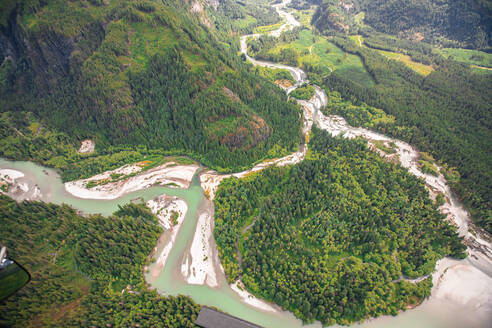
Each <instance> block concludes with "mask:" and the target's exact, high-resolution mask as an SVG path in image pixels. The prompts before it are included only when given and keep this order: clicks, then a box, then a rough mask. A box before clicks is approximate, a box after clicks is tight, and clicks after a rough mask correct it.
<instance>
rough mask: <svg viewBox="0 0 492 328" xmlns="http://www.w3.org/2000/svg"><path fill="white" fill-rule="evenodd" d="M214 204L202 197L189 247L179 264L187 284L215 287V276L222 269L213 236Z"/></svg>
mask: <svg viewBox="0 0 492 328" xmlns="http://www.w3.org/2000/svg"><path fill="white" fill-rule="evenodd" d="M213 220H214V204H213V202H211V201H210V200H208V199H204V201H203V203H202V205H201V206H200V209H199V210H198V221H197V224H196V228H195V232H194V234H193V240H192V242H191V246H190V249H189V250H188V251H187V252H185V254H184V256H183V262H182V264H181V274H182V276H183V278H184V279H185V281H186V282H187V283H188V284H192V285H207V286H209V287H212V288H215V287H217V286H218V285H219V284H218V280H217V276H218V274H219V272H221V271H222V270H221V269H219V268H221V267H220V260H219V256H218V253H217V247H216V245H215V241H214V238H213Z"/></svg>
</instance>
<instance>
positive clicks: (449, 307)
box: [0, 0, 492, 328]
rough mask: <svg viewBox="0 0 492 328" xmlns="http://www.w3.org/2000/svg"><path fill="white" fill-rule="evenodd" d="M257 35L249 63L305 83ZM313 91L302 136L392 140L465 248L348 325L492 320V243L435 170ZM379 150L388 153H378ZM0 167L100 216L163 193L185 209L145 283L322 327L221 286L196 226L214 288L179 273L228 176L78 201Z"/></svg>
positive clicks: (250, 314)
mask: <svg viewBox="0 0 492 328" xmlns="http://www.w3.org/2000/svg"><path fill="white" fill-rule="evenodd" d="M288 2H289V0H284V1H283V2H282V3H280V4H276V5H273V6H274V8H275V9H276V11H277V12H278V13H279V15H280V16H281V17H283V18H284V19H285V21H286V23H285V24H284V25H282V26H281V27H280V28H279V29H278V30H276V31H273V32H270V34H271V35H274V36H278V35H280V33H281V32H282V31H285V30H287V29H292V28H293V27H295V26H299V25H300V23H299V22H297V21H296V20H295V18H294V17H293V16H292V15H291V14H290V13H287V12H286V11H283V10H282V9H283V8H284V6H285V5H286V4H287V3H288ZM258 36H259V35H257V34H255V35H248V36H243V37H242V38H241V51H242V53H243V54H245V55H246V57H247V59H248V60H249V61H250V62H251V63H252V64H253V65H259V66H263V67H270V68H281V69H286V70H288V71H289V72H291V74H292V76H293V77H294V79H295V81H296V83H295V84H294V85H293V86H292V87H290V88H287V89H286V92H287V94H288V93H290V92H292V91H293V90H294V89H295V88H297V87H299V86H300V85H302V84H303V83H305V82H308V81H307V80H306V74H305V73H304V72H303V71H302V70H301V69H299V68H296V67H290V66H286V65H281V64H275V63H268V62H263V61H257V60H255V59H254V58H251V57H249V56H248V54H247V43H246V41H247V39H248V38H249V37H258ZM315 88H316V92H315V96H314V97H313V98H312V99H311V100H309V101H299V104H300V105H301V106H302V107H303V113H304V122H303V133H304V134H305V135H307V134H309V132H310V131H311V127H312V125H313V124H317V126H318V127H320V128H321V129H324V130H327V131H329V132H330V133H331V134H332V135H342V136H344V137H347V138H354V137H363V138H365V139H367V140H368V142H369V144H371V142H373V141H382V142H385V143H389V142H394V143H395V145H396V148H397V149H396V150H397V154H398V155H399V158H398V159H399V161H400V164H401V165H402V166H403V167H405V168H407V169H408V170H409V171H410V172H411V173H412V174H414V175H416V176H418V177H420V178H422V179H423V180H424V181H425V183H426V185H427V187H428V189H429V191H430V194H431V195H432V194H435V193H436V192H441V193H443V194H444V195H445V199H446V202H445V204H444V205H443V206H441V207H440V210H441V212H442V213H444V214H446V215H447V216H448V218H447V219H448V220H449V221H450V222H452V223H454V224H455V225H456V226H457V227H458V231H459V233H460V235H462V236H463V237H464V238H465V240H466V242H467V245H468V250H467V252H468V255H469V256H468V258H467V259H465V260H461V261H456V260H452V259H448V258H444V259H442V260H440V261H439V262H438V264H437V266H436V271H435V273H434V274H433V282H434V287H433V290H432V296H431V297H430V298H429V299H428V300H426V301H424V302H423V303H422V304H421V305H420V306H418V307H417V308H415V309H412V310H408V311H406V312H402V313H400V314H399V315H398V316H396V317H392V316H383V317H379V318H375V319H370V320H368V321H366V322H364V323H361V324H355V325H353V326H354V327H367V328H369V327H371V328H373V327H374V328H385V327H403V328H404V327H422V328H440V327H443V328H444V327H487V326H488V324H489V323H490V322H491V320H492V246H491V244H490V241H489V238H490V236H489V235H487V234H483V235H482V234H480V233H472V232H470V227H472V223H471V218H470V216H469V214H468V212H467V211H466V210H465V209H464V207H463V206H462V205H461V204H460V203H459V202H458V200H457V199H456V198H455V196H454V195H453V193H452V192H451V190H450V189H449V187H448V185H447V183H446V180H445V179H444V177H443V176H442V175H440V176H439V177H434V176H430V175H426V174H423V173H422V172H421V171H420V169H419V168H418V166H417V159H418V151H417V150H416V149H414V148H413V147H412V146H411V145H409V144H407V143H405V142H402V141H399V140H395V139H391V138H388V137H386V136H384V135H381V134H378V133H375V132H372V131H369V130H366V129H362V128H354V127H351V126H349V125H348V124H347V123H346V121H345V120H344V119H343V118H342V117H340V116H325V115H323V114H322V113H321V112H320V109H321V108H322V107H323V106H326V104H327V101H328V98H327V95H326V93H325V92H324V91H323V90H322V89H321V88H319V87H317V86H315ZM306 151H307V146H305V145H304V146H301V147H300V149H299V151H297V152H296V153H294V154H291V155H289V156H287V157H285V158H282V159H278V160H273V161H270V162H265V163H261V164H259V165H257V166H255V167H254V168H253V169H251V170H248V171H245V172H240V173H236V174H233V175H234V176H237V177H241V176H244V175H246V174H247V173H249V172H252V171H258V170H261V169H263V168H264V167H266V166H269V165H288V164H295V163H297V162H300V161H302V160H303V159H304V156H305V154H306ZM381 155H382V156H388V155H385V154H382V153H381ZM0 169H12V170H16V171H19V172H22V173H23V174H24V176H23V177H19V178H18V179H16V183H17V184H18V185H21V186H22V188H21V189H22V190H17V193H18V194H17V195H12V196H15V198H16V199H17V200H22V199H37V200H42V201H45V202H53V203H56V204H62V203H65V204H69V205H71V206H73V207H74V208H76V209H77V210H80V211H81V212H83V213H86V214H91V213H101V214H104V215H109V214H111V213H113V212H114V211H115V210H117V208H118V205H122V204H125V203H128V202H130V201H132V200H136V199H142V200H143V201H148V200H150V199H153V198H155V197H157V196H158V195H161V194H163V193H164V194H167V195H171V196H177V197H179V198H181V199H184V200H185V201H186V203H187V205H188V211H187V212H186V215H185V218H184V221H183V223H182V225H181V227H180V228H179V230H178V232H177V236H176V241H175V243H174V245H173V246H172V248H171V250H170V252H169V255H168V258H167V261H166V262H165V265H164V267H163V269H162V271H161V272H160V274H159V275H158V276H157V277H151V276H150V275H149V274H148V273H147V274H146V280H147V282H148V283H149V284H150V285H151V286H152V287H153V288H156V289H157V290H158V291H159V292H160V293H161V294H165V295H177V294H184V295H189V296H191V297H192V298H193V299H194V300H195V302H197V303H199V304H203V305H209V306H216V307H218V308H220V309H221V310H223V311H225V312H227V313H229V314H231V315H234V316H237V317H240V318H243V319H245V320H248V321H251V322H253V323H256V324H259V325H262V326H264V327H282V328H297V327H321V324H320V323H314V324H312V325H307V326H303V325H302V322H301V321H300V320H298V319H296V318H295V317H294V315H293V314H292V313H290V312H287V311H282V310H280V309H278V307H276V306H274V305H270V307H271V308H273V310H267V309H260V308H255V307H253V306H251V305H250V304H247V303H246V302H245V301H244V299H243V298H242V297H241V296H240V295H239V294H238V293H236V292H235V291H234V290H233V289H232V288H231V286H229V284H228V283H227V281H226V278H225V275H224V273H223V271H222V269H221V266H220V261H219V260H218V255H217V251H216V247H215V242H214V240H213V237H212V236H211V234H210V235H207V232H200V231H198V233H197V234H198V235H199V234H200V233H202V235H203V236H204V238H205V239H206V240H207V241H208V242H209V243H210V248H211V249H212V250H213V254H211V258H207V259H203V261H210V263H211V265H213V270H215V274H216V285H215V286H214V287H210V286H209V285H207V284H205V283H202V284H197V283H194V284H192V283H189V280H187V279H186V278H185V277H184V276H183V274H182V267H183V262H184V261H186V262H187V261H188V258H189V256H190V255H189V254H190V248H191V247H192V242H193V240H194V237H196V236H195V232H196V230H197V229H199V227H200V226H201V225H200V224H199V220H200V216H201V215H202V214H203V213H208V214H209V215H211V218H210V221H211V225H212V226H213V202H212V201H211V200H209V199H207V198H206V197H205V194H204V190H206V191H207V193H208V194H209V195H210V198H211V199H213V196H214V191H215V190H216V188H217V186H218V184H219V183H220V181H221V180H222V179H223V178H225V177H228V176H230V175H220V174H218V173H216V172H214V171H203V172H200V173H196V174H195V176H194V177H193V180H192V182H191V185H190V187H189V188H188V189H176V188H166V187H158V186H154V187H150V188H146V189H143V190H139V191H135V192H132V193H129V194H125V195H123V196H122V197H120V198H117V199H114V200H96V199H80V198H77V197H75V196H73V195H71V194H70V193H68V192H67V191H66V190H65V186H64V184H63V183H62V181H61V179H60V177H59V175H58V174H57V173H56V171H55V170H53V169H49V168H45V167H42V166H40V165H37V164H34V163H31V162H22V161H7V160H4V159H0ZM163 245H164V244H163V243H162V241H161V239H160V240H159V243H158V244H157V246H156V252H155V253H156V254H155V257H157V256H158V254H159V252H160V251H161V250H162V249H163ZM153 265H155V264H153ZM153 265H150V270H152V266H153ZM334 327H337V326H334Z"/></svg>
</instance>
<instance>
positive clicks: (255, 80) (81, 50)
mask: <svg viewBox="0 0 492 328" xmlns="http://www.w3.org/2000/svg"><path fill="white" fill-rule="evenodd" d="M247 8H250V7H245V8H243V9H241V10H243V11H246V9H247ZM221 10H222V12H219V11H214V9H213V8H209V7H207V5H206V4H202V5H201V7H200V10H199V11H198V12H196V11H194V10H192V9H191V5H189V4H187V3H186V2H185V3H183V2H181V1H152V0H139V1H126V0H122V1H96V0H93V1H86V0H73V1H62V0H48V1H37V0H24V1H10V2H8V1H7V2H2V20H1V21H0V22H1V24H2V26H3V28H2V29H1V38H0V43H1V46H0V61H1V62H2V64H1V66H0V84H1V85H0V86H1V87H0V99H1V100H0V108H1V111H2V112H32V113H34V114H35V116H36V118H37V119H38V120H39V121H40V123H41V125H43V126H46V127H48V128H50V129H53V130H54V131H57V132H62V133H64V134H65V135H67V138H68V139H69V140H70V142H71V143H72V144H74V145H77V143H78V141H79V140H80V139H83V138H90V139H95V141H96V145H97V146H96V147H97V148H96V149H97V150H98V151H107V149H108V147H109V146H115V145H116V146H122V145H126V146H137V145H140V146H145V147H147V148H149V149H160V150H164V151H169V152H172V153H179V154H186V155H189V156H192V157H194V158H195V159H197V160H199V161H201V162H202V163H204V164H206V165H208V166H211V167H214V168H216V169H221V170H232V169H235V170H237V169H239V168H244V167H247V166H251V165H252V164H253V163H255V162H258V161H261V160H263V159H264V158H265V157H266V156H267V154H268V151H269V150H270V149H272V148H273V147H274V146H275V149H280V150H281V153H277V154H273V155H274V156H280V155H282V154H284V153H287V152H289V151H292V150H294V149H295V148H296V147H297V144H298V143H299V142H300V140H301V133H300V118H299V109H298V107H297V106H296V105H294V104H291V103H288V102H287V100H286V96H285V94H284V93H283V92H282V91H281V90H280V89H278V88H277V87H275V86H274V85H273V84H272V83H270V82H269V81H267V80H265V79H264V78H262V77H260V76H256V75H255V74H254V73H253V72H248V71H247V70H248V69H247V67H246V65H244V63H243V62H242V61H241V59H240V57H239V56H237V51H238V50H239V42H238V41H239V40H238V37H237V35H234V34H232V35H229V34H228V33H225V32H224V29H217V28H215V27H213V26H212V25H211V23H210V21H211V20H213V19H212V17H222V18H224V20H225V19H226V16H225V15H226V14H227V13H229V12H228V11H226V12H223V11H224V9H221ZM258 11H259V10H258ZM210 12H214V14H213V15H215V16H213V15H212V14H208V13H210ZM277 19H278V16H272V15H270V17H269V20H266V21H265V22H263V21H262V20H260V22H261V23H270V22H272V21H276V20H277ZM20 40H23V41H22V42H21V41H20ZM296 126H298V127H299V128H298V129H297V128H295V127H296ZM287 127H289V129H287ZM290 127H294V128H290ZM12 147H19V145H18V144H15V145H13V146H12ZM270 153H271V152H270ZM0 155H1V156H8V155H9V154H5V153H3V154H1V153H0ZM23 158H28V159H29V158H31V157H30V155H29V154H24V156H23Z"/></svg>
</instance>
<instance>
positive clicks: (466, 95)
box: [323, 38, 492, 232]
mask: <svg viewBox="0 0 492 328" xmlns="http://www.w3.org/2000/svg"><path fill="white" fill-rule="evenodd" d="M334 41H335V42H336V43H337V44H338V45H339V46H340V47H342V48H343V49H344V50H345V51H348V52H351V53H354V54H357V55H359V56H361V58H362V59H363V60H364V64H365V66H366V68H367V70H368V71H369V73H370V74H371V75H372V76H373V77H374V79H375V81H376V82H377V86H375V87H369V88H367V87H364V86H362V85H360V84H358V83H355V82H353V80H350V79H349V78H348V77H345V76H343V75H341V74H337V72H336V71H335V72H334V73H333V74H331V75H329V76H327V77H326V78H325V79H324V82H323V85H324V86H325V88H326V90H327V91H328V92H330V91H338V92H339V93H340V94H342V95H343V96H344V98H345V99H347V100H350V101H351V103H353V104H354V105H357V106H366V105H365V104H367V105H370V106H372V107H375V108H379V109H382V110H383V111H384V112H385V113H386V114H387V115H390V116H393V117H394V118H395V119H396V120H395V121H393V122H391V121H383V122H379V123H378V124H373V126H372V128H375V129H377V130H379V131H381V132H383V133H385V134H388V135H392V136H394V137H397V138H400V139H403V140H406V141H408V142H409V143H410V144H412V145H414V146H416V147H417V148H418V149H419V150H420V151H424V152H429V153H432V154H433V156H434V157H435V158H436V159H437V160H438V161H441V162H442V163H446V165H445V166H447V167H448V171H449V172H453V171H457V172H458V173H459V175H461V178H459V179H458V178H457V177H456V175H455V176H454V177H453V176H452V174H451V175H449V177H450V179H449V180H450V183H451V186H452V187H453V189H454V190H455V191H456V192H457V194H458V196H459V197H460V198H461V199H462V200H463V201H464V202H465V204H466V205H467V208H468V209H469V210H470V212H471V214H472V216H473V217H474V219H475V220H476V222H477V223H478V224H479V225H481V226H482V227H484V228H485V229H487V230H488V231H489V232H490V231H492V214H491V213H492V194H491V193H490V186H491V185H492V175H491V172H492V161H491V150H492V129H491V125H490V122H492V111H491V107H490V104H491V103H492V93H491V90H490V85H491V84H492V75H490V74H486V75H481V74H475V73H473V71H472V70H471V69H470V68H469V67H467V66H466V65H464V64H460V63H457V62H454V61H451V60H444V61H443V62H442V63H441V64H440V65H439V66H438V68H437V69H436V70H435V71H434V72H432V73H431V74H429V75H428V76H427V77H424V76H421V75H419V74H417V73H415V72H414V71H412V70H411V69H409V68H408V67H406V66H405V65H404V64H402V63H400V62H397V61H394V60H391V59H388V58H386V57H384V56H382V55H380V54H379V53H378V52H377V51H374V50H371V49H368V48H365V47H359V46H357V45H355V44H354V43H353V42H351V41H350V40H347V39H341V38H336V39H334ZM327 110H331V109H330V108H329V109H327ZM335 112H337V111H336V110H335ZM338 113H341V112H338ZM347 119H348V121H349V123H350V124H353V125H356V126H357V125H361V124H362V123H363V122H367V117H366V118H362V117H361V118H359V119H357V120H355V119H354V116H353V114H351V115H348V116H347ZM443 173H445V174H446V172H443Z"/></svg>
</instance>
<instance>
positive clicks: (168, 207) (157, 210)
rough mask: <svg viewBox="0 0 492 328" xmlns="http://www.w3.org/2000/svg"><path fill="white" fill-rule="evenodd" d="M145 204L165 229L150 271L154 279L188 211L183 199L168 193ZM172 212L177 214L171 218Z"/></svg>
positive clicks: (164, 262)
mask: <svg viewBox="0 0 492 328" xmlns="http://www.w3.org/2000/svg"><path fill="white" fill-rule="evenodd" d="M146 205H147V206H148V207H149V208H150V210H151V211H152V213H153V214H154V215H155V216H156V217H157V218H158V219H159V222H160V224H161V225H162V226H163V227H164V229H166V231H165V232H164V234H163V235H162V236H161V242H163V245H164V246H163V248H162V250H161V251H160V252H159V254H158V255H157V259H156V262H155V264H154V265H153V266H152V270H151V271H150V277H151V278H152V279H155V278H157V277H158V276H159V275H160V274H161V272H162V270H163V269H164V266H165V265H166V260H167V258H168V256H169V253H170V252H171V249H172V248H173V245H174V242H175V241H176V236H177V235H178V232H179V229H180V228H181V225H182V224H183V222H184V218H185V216H186V212H187V211H188V205H187V204H186V202H185V201H184V200H183V199H180V198H178V197H174V196H168V195H161V196H158V197H156V198H154V199H152V200H149V201H148V202H147V203H146ZM174 213H177V214H178V216H177V217H176V218H173V215H175V214H174ZM173 221H174V222H173ZM156 251H157V248H155V249H154V252H156Z"/></svg>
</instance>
